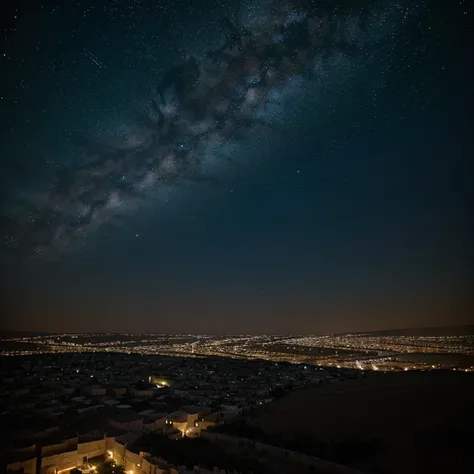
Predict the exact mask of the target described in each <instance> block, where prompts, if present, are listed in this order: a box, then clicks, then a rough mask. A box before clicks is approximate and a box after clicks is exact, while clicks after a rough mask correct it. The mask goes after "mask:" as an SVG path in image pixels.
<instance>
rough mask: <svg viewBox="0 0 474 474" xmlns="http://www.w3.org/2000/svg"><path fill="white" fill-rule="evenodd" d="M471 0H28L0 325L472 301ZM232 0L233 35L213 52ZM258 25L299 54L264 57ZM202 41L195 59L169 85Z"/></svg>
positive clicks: (4, 210) (337, 322)
mask: <svg viewBox="0 0 474 474" xmlns="http://www.w3.org/2000/svg"><path fill="white" fill-rule="evenodd" d="M472 13H473V12H472V7H471V6H470V5H469V4H468V2H464V1H457V2H455V3H453V4H450V6H449V9H448V7H447V6H445V7H444V8H443V7H439V6H435V5H434V4H433V2H429V1H427V0H424V1H418V0H417V1H406V0H401V1H399V2H394V1H383V0H381V1H375V0H364V1H359V2H351V1H347V0H346V1H342V2H336V1H334V2H333V1H327V2H311V1H310V0H285V1H277V0H252V1H244V2H235V1H231V0H222V1H219V0H205V1H204V0H198V1H191V0H173V1H171V0H163V1H155V2H152V1H147V0H128V1H125V0H108V1H105V0H94V1H93V0H86V1H83V0H80V1H75V2H61V1H57V0H56V1H53V0H50V1H38V2H32V1H29V2H28V1H24V2H15V5H13V6H11V7H10V9H9V11H8V14H7V15H5V16H4V18H2V37H1V40H0V55H1V56H0V68H1V73H0V120H1V128H0V147H1V148H0V150H1V153H0V160H1V161H0V165H1V173H0V174H1V176H0V183H1V184H0V230H1V237H2V239H1V245H0V271H1V275H0V278H1V280H0V282H1V283H0V284H1V286H0V299H1V301H2V303H1V307H0V311H1V312H2V314H3V317H2V328H4V329H15V330H30V331H32V330H35V331H51V332H56V331H58V332H95V331H117V332H120V331H123V332H171V333H188V332H195V333H227V334H230V333H233V334H235V333H241V334H242V333H245V334H250V333H255V334H261V333H267V334H268V333H273V334H283V333H285V334H286V333H291V334H321V333H336V332H350V331H365V330H378V329H391V328H402V327H417V326H437V325H457V324H467V323H469V322H472V314H473V304H472V303H473V301H472V297H471V296H470V293H471V290H472V286H473V272H472V269H473V266H472V265H473V252H472V241H473V229H472V224H471V222H470V219H469V215H470V214H472V212H470V211H471V207H470V202H471V200H472V196H471V192H470V185H471V183H472V167H471V159H470V158H471V155H472V151H473V150H472V125H473V122H472V110H473V108H472V105H473V102H472V98H473V95H472V88H471V87H470V83H471V82H472V79H473V77H472V76H473V75H472V60H471V59H470V54H469V44H470V42H471V40H472V34H471V33H472V30H471V20H472ZM225 18H229V19H231V21H232V24H233V25H234V26H235V25H236V31H237V30H238V31H239V35H240V34H242V36H239V37H238V38H239V39H238V41H242V43H238V45H237V46H235V45H233V46H232V47H233V48H234V49H232V54H233V56H232V57H231V59H226V60H225V61H228V62H227V63H225V64H224V63H223V62H222V61H224V60H220V62H219V64H218V65H217V63H215V62H212V61H211V60H210V57H211V55H210V53H209V52H216V51H222V48H223V45H224V46H228V43H227V41H228V38H229V34H228V33H229V28H228V27H227V29H226V26H225V20H224V19H225ZM302 25H303V26H302ZM301 28H303V30H304V33H305V35H307V36H308V37H310V41H309V43H308V44H306V43H304V42H301V41H303V40H301V41H300V39H301V38H300V36H298V34H299V32H300V31H302V30H301ZM244 31H245V32H246V33H243V32H244ZM246 35H247V36H246ZM242 38H243V39H242ZM248 38H251V39H252V41H255V43H251V42H250V40H249V39H248ZM295 38H296V39H295ZM305 38H306V36H305ZM305 41H306V39H305ZM303 43H304V45H303ZM240 44H245V46H242V47H241V49H239V48H240V46H239V45H240ZM248 44H252V45H253V44H257V45H258V47H260V45H262V44H265V45H267V44H268V45H270V46H269V47H268V48H270V47H271V48H273V49H271V51H275V54H276V55H278V54H280V53H281V52H282V51H285V53H284V54H283V53H281V57H280V56H278V57H279V59H278V61H277V62H271V64H270V65H268V64H267V62H265V61H266V60H267V57H266V56H265V58H264V59H265V60H264V59H261V60H260V59H258V60H256V59H254V56H252V59H249V57H250V56H249V54H250V53H248V51H249V48H250V46H248ZM295 44H296V46H295ZM289 45H290V46H289ZM261 47H262V48H264V47H263V46H261ZM229 48H230V46H229ZM236 48H237V49H236ZM265 48H267V46H265ZM284 48H290V49H291V48H293V49H291V51H292V53H288V51H290V49H284ZM262 50H264V51H270V49H262ZM226 51H227V50H226ZM252 51H253V50H252ZM293 52H294V55H293V56H291V54H293ZM262 54H263V53H262ZM265 54H267V53H265ZM189 55H192V58H194V59H196V61H197V64H198V65H199V71H200V73H199V77H194V76H193V82H192V85H191V86H189V87H190V88H191V89H189V90H188V89H186V93H184V95H181V96H180V95H179V94H178V92H177V88H175V89H173V88H171V89H169V90H167V91H166V94H165V97H164V99H163V102H161V98H160V96H159V94H158V92H157V87H158V86H159V85H160V84H163V83H164V81H165V80H164V79H163V78H164V77H167V76H166V74H167V72H169V71H170V70H173V71H174V69H172V68H173V67H174V66H176V65H177V64H185V63H186V61H189ZM288 55H290V56H291V59H288V58H289V56H288ZM229 57H230V56H229ZM255 57H258V58H261V57H262V56H255ZM213 58H214V56H213ZM281 58H283V59H281ZM272 61H273V60H272ZM186 64H188V63H186ZM255 78H257V79H255ZM187 84H188V83H187ZM160 120H162V122H160ZM163 123H164V125H163Z"/></svg>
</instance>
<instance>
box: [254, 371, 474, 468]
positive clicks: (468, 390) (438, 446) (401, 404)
mask: <svg viewBox="0 0 474 474" xmlns="http://www.w3.org/2000/svg"><path fill="white" fill-rule="evenodd" d="M473 401H474V374H472V373H456V372H408V373H405V372H403V373H400V372H399V373H393V374H374V375H372V376H370V377H368V378H364V379H358V380H349V381H347V382H342V383H339V384H331V385H330V386H329V385H325V386H323V387H321V388H314V389H309V390H305V391H300V392H295V393H293V394H291V395H289V396H287V397H284V398H282V399H281V400H278V401H276V402H275V403H272V404H271V405H269V406H268V407H267V408H266V410H265V412H264V413H263V414H262V415H261V416H259V417H258V418H257V419H256V420H254V421H253V423H254V424H255V425H256V426H258V427H259V428H261V429H263V430H265V431H267V432H273V433H281V434H284V435H285V436H288V435H294V436H297V435H309V436H312V437H314V438H317V439H324V440H341V439H343V438H346V437H352V438H357V439H358V440H369V439H372V438H377V439H379V440H381V441H382V444H383V449H382V451H381V452H380V453H379V454H377V455H376V456H372V457H370V458H368V459H365V460H364V461H359V462H357V463H355V464H353V466H354V467H357V468H359V469H362V470H365V471H366V472H373V473H384V474H385V473H403V474H420V473H425V472H426V473H443V474H444V473H457V472H459V473H461V472H472V471H471V469H472V466H473V465H474V453H473V450H472V445H471V444H470V440H469V434H470V432H471V430H472V428H473V426H474V403H473Z"/></svg>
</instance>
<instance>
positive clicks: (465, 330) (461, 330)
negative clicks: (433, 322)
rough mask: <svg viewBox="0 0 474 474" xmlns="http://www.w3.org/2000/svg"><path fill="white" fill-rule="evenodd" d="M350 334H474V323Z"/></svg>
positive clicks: (353, 333)
mask: <svg viewBox="0 0 474 474" xmlns="http://www.w3.org/2000/svg"><path fill="white" fill-rule="evenodd" d="M346 334H348V333H346ZM349 334H352V335H360V336H362V335H363V334H366V335H370V336H467V335H474V325H466V326H436V327H422V328H403V329H387V330H383V331H361V332H352V333H349Z"/></svg>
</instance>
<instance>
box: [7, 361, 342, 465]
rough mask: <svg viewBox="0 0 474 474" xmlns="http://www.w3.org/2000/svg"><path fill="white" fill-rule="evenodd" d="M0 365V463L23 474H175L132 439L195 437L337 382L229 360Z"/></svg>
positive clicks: (305, 369) (312, 372)
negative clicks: (121, 473) (72, 473)
mask: <svg viewBox="0 0 474 474" xmlns="http://www.w3.org/2000/svg"><path fill="white" fill-rule="evenodd" d="M0 360H1V363H2V367H1V373H2V377H1V391H0V436H1V437H2V443H1V446H2V450H1V451H2V452H1V453H0V454H1V457H2V465H3V467H4V469H5V471H6V472H8V473H22V474H59V473H61V472H67V471H69V470H71V469H73V468H75V467H77V466H81V469H82V470H83V472H84V470H85V471H86V472H90V470H91V469H92V467H89V468H87V466H88V464H89V462H90V461H91V460H94V459H112V460H114V461H115V462H117V463H120V464H122V465H124V466H125V467H126V471H127V474H159V473H165V472H166V473H172V472H178V471H176V469H175V468H174V467H172V466H170V465H168V464H167V463H166V462H165V461H164V460H163V459H157V458H153V457H152V456H151V454H150V453H149V452H147V451H146V450H143V449H142V448H136V447H135V445H136V441H137V440H138V439H140V438H142V437H143V435H145V434H150V433H156V434H161V435H164V436H167V437H169V438H172V439H178V438H182V437H184V436H187V437H197V436H200V435H201V433H202V432H205V431H206V430H208V429H209V428H212V427H214V426H217V425H219V424H221V423H225V422H228V421H229V420H232V419H233V418H235V417H236V416H238V415H239V414H241V413H243V412H246V411H250V410H252V409H254V408H255V407H258V406H260V405H263V404H265V403H268V402H270V401H272V399H273V398H274V397H275V396H276V393H277V392H278V390H280V391H281V390H282V389H298V388H302V387H304V386H309V385H311V384H315V383H320V382H323V381H325V382H331V381H337V380H339V378H340V376H341V374H340V373H335V372H334V371H332V372H331V371H328V370H323V369H321V368H317V367H314V366H302V365H292V364H286V363H281V364H276V363H272V362H266V361H257V360H240V359H230V358H177V357H164V356H155V357H149V356H140V355H136V354H121V355H118V354H110V353H109V354H108V353H65V354H56V355H42V356H37V355H35V356H23V357H3V358H1V359H0ZM347 376H349V375H347ZM88 469H89V471H88ZM173 469H174V471H173ZM179 472H182V471H179ZM198 472H199V471H198ZM200 472H203V473H204V472H206V471H205V470H201V471H200Z"/></svg>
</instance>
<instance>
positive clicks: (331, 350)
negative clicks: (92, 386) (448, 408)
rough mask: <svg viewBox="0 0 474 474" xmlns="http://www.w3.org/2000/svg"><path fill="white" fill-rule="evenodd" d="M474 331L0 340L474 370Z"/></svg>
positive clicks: (9, 349) (16, 351)
mask: <svg viewBox="0 0 474 474" xmlns="http://www.w3.org/2000/svg"><path fill="white" fill-rule="evenodd" d="M473 347H474V335H472V334H464V335H452V336H415V335H381V334H378V333H364V334H362V333H357V334H339V335H337V334H336V335H328V336H296V337H294V336H273V335H261V336H249V335H234V336H216V335H192V334H178V335H166V334H112V333H110V334H107V333H106V334H55V335H41V336H28V337H19V338H16V339H8V340H0V354H2V355H9V356H18V355H22V356H25V355H34V354H48V353H53V354H67V353H71V352H79V353H80V352H95V353H104V352H105V353H129V354H140V355H147V356H156V355H168V356H175V357H213V356H215V357H228V358H234V359H239V358H240V359H258V360H266V361H272V362H281V361H285V362H290V363H293V364H311V365H319V366H334V367H337V366H339V367H346V368H352V369H354V368H355V369H363V370H413V369H416V370H420V369H421V370H426V369H429V370H431V369H450V370H465V371H467V372H469V371H472V370H474V363H473V357H474V349H473Z"/></svg>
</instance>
